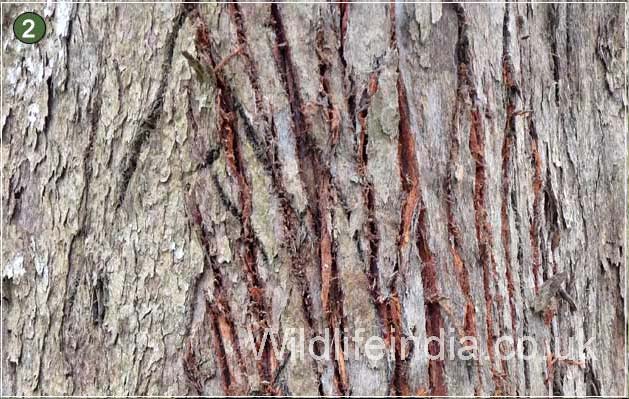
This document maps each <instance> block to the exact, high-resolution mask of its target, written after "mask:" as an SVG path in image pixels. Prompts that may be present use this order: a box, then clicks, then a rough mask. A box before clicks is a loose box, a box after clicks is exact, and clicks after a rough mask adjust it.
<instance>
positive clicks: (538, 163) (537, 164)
mask: <svg viewBox="0 0 629 399" xmlns="http://www.w3.org/2000/svg"><path fill="white" fill-rule="evenodd" d="M528 133H529V139H530V145H531V166H532V167H533V180H532V182H531V183H532V188H533V215H532V218H531V219H530V227H529V237H530V241H531V251H532V258H533V282H534V284H535V291H536V292H537V290H538V289H539V279H540V274H539V273H540V268H541V266H542V259H541V250H540V240H539V232H540V217H541V201H542V196H541V191H542V184H543V181H542V158H541V154H540V150H539V138H538V136H537V129H536V128H535V121H534V119H533V117H531V118H529V122H528Z"/></svg>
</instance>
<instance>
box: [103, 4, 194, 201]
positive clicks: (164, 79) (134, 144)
mask: <svg viewBox="0 0 629 399" xmlns="http://www.w3.org/2000/svg"><path fill="white" fill-rule="evenodd" d="M189 11H190V7H188V6H187V5H186V4H182V5H181V6H180V7H179V10H178V11H177V15H176V16H175V21H174V23H173V26H172V28H171V30H170V32H168V35H167V37H166V40H165V45H164V46H165V47H164V48H165V49H164V59H163V61H162V66H161V79H160V82H159V86H158V87H157V91H156V92H155V98H154V99H153V101H152V102H151V104H150V105H149V107H148V109H147V111H146V115H145V116H144V117H143V118H142V120H141V122H140V125H139V126H138V128H137V131H136V133H135V135H134V137H133V139H132V141H131V144H130V146H129V149H128V150H127V153H126V155H125V157H124V160H123V163H122V165H123V166H122V168H121V174H120V180H119V182H118V185H117V187H116V191H115V193H116V196H115V197H114V200H115V203H114V209H116V210H117V209H118V208H120V206H121V205H122V203H123V202H124V200H125V197H126V195H127V187H128V186H129V182H130V181H131V178H132V177H133V174H134V173H135V170H136V168H137V167H138V160H139V158H140V153H141V152H142V148H143V147H144V144H145V143H146V141H147V140H148V138H149V137H150V136H151V134H152V133H153V132H154V131H155V129H156V128H157V126H158V124H159V121H160V119H161V117H162V112H163V110H164V95H165V92H166V86H167V85H168V80H169V79H170V71H171V69H172V62H173V54H174V51H175V43H176V42H177V37H178V36H179V31H180V30H181V28H182V26H183V24H184V22H185V21H186V17H187V16H188V12H189Z"/></svg>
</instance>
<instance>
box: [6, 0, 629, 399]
mask: <svg viewBox="0 0 629 399" xmlns="http://www.w3.org/2000/svg"><path fill="white" fill-rule="evenodd" d="M347 2H348V0H346V1H292V0H289V1H285V2H274V1H251V2H247V3H246V4H267V3H282V4H342V3H347ZM57 3H66V4H87V3H89V4H95V5H96V4H214V3H216V2H208V1H199V2H194V1H185V0H184V1H146V2H144V1H125V0H121V1H103V2H98V3H96V2H91V1H88V2H86V1H74V0H73V1H4V2H0V23H4V4H37V5H48V4H57ZM220 3H223V4H231V3H239V2H237V1H223V2H220ZM358 3H360V4H390V3H391V1H379V0H375V1H373V0H367V1H359V2H358ZM396 3H397V1H396ZM400 3H414V4H441V3H443V2H441V1H400ZM507 3H509V2H507V1H496V2H491V1H469V2H465V4H494V5H495V4H507ZM525 3H532V4H624V6H625V19H624V21H623V25H624V27H625V61H624V65H625V86H624V93H623V101H624V103H625V104H624V105H625V126H624V127H625V166H624V171H625V173H624V176H623V181H624V184H625V203H624V207H623V208H624V242H625V248H624V249H625V251H624V253H623V255H624V256H623V261H624V263H625V269H624V276H623V277H624V279H625V285H624V288H625V292H624V309H623V313H624V315H625V320H624V325H625V353H624V357H625V370H624V372H625V373H624V380H625V394H626V395H629V391H628V389H629V386H628V381H629V370H628V368H627V366H628V365H629V329H628V324H629V317H628V316H629V315H628V313H629V311H628V307H627V306H628V303H629V302H628V300H627V291H628V287H627V286H628V284H627V283H628V280H629V279H628V276H627V257H628V256H629V253H627V249H628V248H627V247H628V246H629V245H628V244H629V243H628V241H627V238H628V235H627V228H628V227H629V226H627V221H628V218H629V215H628V213H629V208H628V205H629V204H628V203H627V196H628V190H629V185H628V179H629V175H628V174H627V173H628V167H629V165H628V164H629V149H628V148H627V145H628V140H629V139H628V138H627V135H628V134H629V87H628V86H627V58H629V48H628V45H629V34H628V32H627V19H628V18H629V10H628V8H629V7H628V5H627V2H626V1H604V2H597V1H565V2H560V1H526V2H522V3H518V4H525ZM3 32H4V29H3V27H2V26H0V118H1V117H2V115H4V46H3V43H4V38H3ZM3 146H4V143H3V140H2V135H1V134H0V166H1V167H0V192H1V193H2V195H4V159H3V155H2V154H3V153H2V147H3ZM3 222H4V207H2V206H0V269H2V270H3V269H4V224H3ZM2 287H3V284H2V281H1V277H0V398H2V397H5V396H4V395H3V389H4V384H3V380H2V378H3V377H4V373H3V371H4V369H3V367H4V359H3V353H4V343H3V339H2V337H3V335H4V334H3V331H4V326H3V322H2V319H3V318H2V313H3V306H2V298H3V297H4V292H3V289H2ZM6 397H15V396H6ZM19 397H22V398H86V399H87V398H103V397H105V398H173V396H161V395H160V396H137V395H132V396H106V395H104V396H103V395H87V396H80V395H69V396H61V395H56V396H41V395H38V396H19ZM186 397H187V398H207V397H224V396H223V395H216V396H186ZM234 397H244V398H248V397H250V396H234ZM279 397H284V396H279ZM296 397H302V396H296ZM376 397H380V396H376ZM381 397H388V396H381ZM442 397H444V398H467V396H442ZM483 397H490V398H517V397H518V396H505V395H500V396H483ZM528 397H530V398H547V396H528ZM603 397H606V398H624V397H625V396H603Z"/></svg>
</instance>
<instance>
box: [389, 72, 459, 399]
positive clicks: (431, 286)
mask: <svg viewBox="0 0 629 399" xmlns="http://www.w3.org/2000/svg"><path fill="white" fill-rule="evenodd" d="M397 90H398V106H399V113H400V125H399V142H398V158H399V164H400V177H401V179H402V188H403V190H404V191H405V192H406V199H405V201H404V204H403V205H402V215H401V226H400V238H399V246H400V247H401V248H402V247H404V246H405V245H406V244H407V243H408V241H409V236H410V226H411V224H412V218H413V214H414V212H415V210H416V209H417V206H418V205H419V207H420V210H419V218H418V223H417V243H416V245H417V249H418V251H419V256H420V258H421V260H422V263H423V268H422V272H421V276H422V284H423V287H424V304H425V305H424V306H425V314H426V335H427V336H434V337H436V336H439V333H440V330H441V329H442V328H443V318H442V315H441V308H440V305H439V288H438V283H437V268H436V265H435V261H434V258H433V255H432V251H431V250H430V247H429V244H428V238H429V237H428V228H427V225H426V224H427V223H426V222H427V221H426V216H427V215H426V209H425V207H424V205H423V201H422V199H421V192H420V182H419V164H418V162H417V156H416V154H415V137H414V134H413V132H412V131H411V123H410V115H409V106H408V100H407V96H406V88H405V86H404V82H403V81H402V76H401V75H398V81H397ZM398 315H399V313H398ZM400 327H401V326H400ZM396 338H397V337H396ZM396 349H397V348H396ZM438 351H439V347H438V345H437V343H435V342H431V344H430V345H429V347H428V352H429V353H430V354H431V355H437V354H438ZM396 359H397V357H396ZM428 374H429V383H430V393H431V394H432V395H437V396H443V395H447V394H448V393H447V386H446V383H445V365H444V362H443V360H441V359H433V360H430V361H429V363H428ZM405 383H406V382H405ZM406 384H407V383H406ZM406 388H407V389H408V386H407V387H406ZM398 393H400V392H398ZM404 393H405V392H403V393H401V394H404Z"/></svg>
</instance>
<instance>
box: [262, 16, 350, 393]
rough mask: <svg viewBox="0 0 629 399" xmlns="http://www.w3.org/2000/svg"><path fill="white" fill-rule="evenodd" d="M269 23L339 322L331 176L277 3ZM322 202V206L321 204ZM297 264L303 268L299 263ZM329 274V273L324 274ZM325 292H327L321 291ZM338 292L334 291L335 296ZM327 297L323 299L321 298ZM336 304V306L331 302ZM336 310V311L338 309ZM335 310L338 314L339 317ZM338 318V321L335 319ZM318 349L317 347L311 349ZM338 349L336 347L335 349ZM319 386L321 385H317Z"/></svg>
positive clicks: (340, 383) (324, 277) (338, 375)
mask: <svg viewBox="0 0 629 399" xmlns="http://www.w3.org/2000/svg"><path fill="white" fill-rule="evenodd" d="M271 24H272V26H273V28H274V31H275V40H276V45H275V46H274V48H273V55H274V58H275V63H276V65H277V67H278V69H279V71H280V76H281V79H282V83H283V84H284V89H285V91H286V95H287V97H288V102H289V105H290V109H291V118H292V124H293V130H294V134H295V142H296V153H297V158H298V166H299V176H300V178H301V181H302V183H303V186H304V188H305V190H306V193H307V195H308V198H309V199H310V201H309V205H308V211H309V213H310V215H311V220H312V224H313V227H314V230H315V233H316V236H317V238H318V240H319V242H318V244H319V262H320V265H319V266H320V270H321V284H322V290H321V291H322V303H323V306H324V311H325V312H326V313H328V312H330V314H333V315H334V316H333V317H332V318H331V320H332V321H333V322H339V323H340V322H341V321H342V308H339V309H330V306H329V304H330V302H332V301H333V302H341V301H342V298H340V297H339V298H335V297H330V293H331V291H328V290H331V287H330V282H329V279H331V271H328V270H327V267H328V266H329V267H332V265H333V264H335V261H334V260H333V259H332V255H333V252H329V250H328V246H331V244H330V243H329V242H328V240H329V239H330V238H329V237H328V232H327V231H326V229H327V221H326V218H327V217H329V215H330V213H329V210H328V209H327V208H328V207H327V202H326V201H327V196H328V195H329V185H328V184H329V180H330V178H331V176H330V172H329V170H327V168H326V166H325V165H324V163H323V160H322V157H321V151H320V150H319V149H318V148H317V147H316V144H315V143H314V140H313V139H312V137H311V136H310V135H309V133H308V130H309V127H308V123H307V122H306V119H305V116H304V114H303V108H302V104H303V103H302V99H301V95H300V91H299V84H298V81H297V75H296V73H295V70H294V66H293V63H292V61H291V49H290V46H289V43H288V40H287V37H286V32H285V29H284V24H283V21H282V16H281V12H280V9H279V7H278V5H277V4H272V5H271ZM324 204H325V206H324ZM300 266H301V267H302V269H303V267H304V265H303V262H300ZM301 273H302V274H301V275H300V276H301V280H302V281H301V282H300V285H302V287H303V288H302V289H303V292H302V297H303V298H304V311H305V316H306V318H307V320H308V323H309V325H310V327H311V328H312V329H313V334H314V333H315V331H314V320H313V319H312V315H310V314H309V313H310V306H311V304H310V299H309V298H310V293H309V292H308V290H307V289H306V287H307V285H306V282H305V281H303V270H302V271H301ZM328 273H330V274H328ZM324 291H327V292H328V293H327V295H326V294H324ZM338 294H339V293H336V292H335V296H336V295H338ZM326 297H327V301H325V299H326ZM335 306H336V305H335ZM339 310H340V312H339ZM339 313H341V314H340V317H339ZM337 318H338V319H340V320H337ZM315 349H316V350H317V351H320V350H321V348H315ZM338 349H340V348H337V350H338ZM334 367H335V385H336V387H337V389H338V391H339V393H344V391H345V386H344V381H345V380H346V379H347V377H346V375H345V364H344V360H343V359H340V361H338V362H335V363H334ZM316 372H317V376H318V379H319V382H320V384H321V374H320V372H319V371H318V370H317V371H316ZM320 389H321V385H320Z"/></svg>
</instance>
